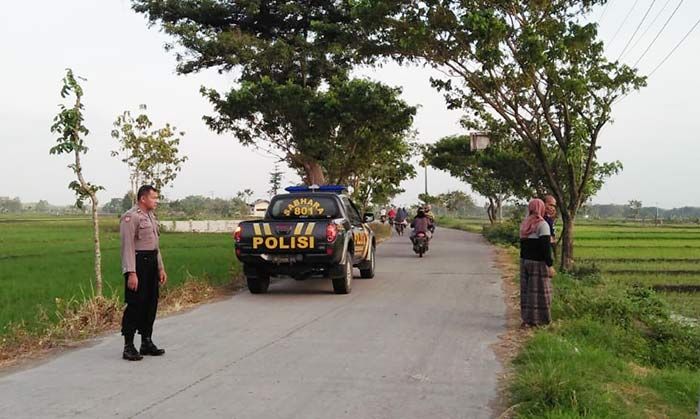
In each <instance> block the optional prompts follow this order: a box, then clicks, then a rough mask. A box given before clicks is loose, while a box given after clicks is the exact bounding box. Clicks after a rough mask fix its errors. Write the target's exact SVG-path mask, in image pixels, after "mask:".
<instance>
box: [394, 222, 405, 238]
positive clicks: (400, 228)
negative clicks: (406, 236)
mask: <svg viewBox="0 0 700 419" xmlns="http://www.w3.org/2000/svg"><path fill="white" fill-rule="evenodd" d="M407 225H408V222H406V220H403V221H394V228H395V229H396V234H398V235H399V236H403V232H404V230H406V226H407Z"/></svg>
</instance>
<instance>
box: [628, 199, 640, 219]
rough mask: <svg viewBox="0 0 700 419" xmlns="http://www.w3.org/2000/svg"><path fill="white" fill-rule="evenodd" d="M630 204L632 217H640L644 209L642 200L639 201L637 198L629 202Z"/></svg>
mask: <svg viewBox="0 0 700 419" xmlns="http://www.w3.org/2000/svg"><path fill="white" fill-rule="evenodd" d="M628 206H629V214H630V216H631V217H632V218H634V219H635V220H636V219H637V218H639V215H640V213H641V211H642V201H638V200H636V199H633V200H631V201H629V202H628Z"/></svg>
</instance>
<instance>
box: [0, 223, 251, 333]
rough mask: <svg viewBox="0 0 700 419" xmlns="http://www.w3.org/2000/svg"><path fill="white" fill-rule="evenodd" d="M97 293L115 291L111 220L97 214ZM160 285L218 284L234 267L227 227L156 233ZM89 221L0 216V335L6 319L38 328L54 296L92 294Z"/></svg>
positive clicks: (119, 287) (117, 271) (51, 313)
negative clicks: (163, 281) (162, 270)
mask: <svg viewBox="0 0 700 419" xmlns="http://www.w3.org/2000/svg"><path fill="white" fill-rule="evenodd" d="M100 233H101V242H102V246H101V251H102V274H103V283H104V293H105V295H110V294H114V293H116V294H118V295H121V293H122V292H123V287H124V285H123V277H122V275H121V261H120V241H119V230H118V219H117V218H116V217H109V218H103V219H101V220H100ZM161 252H162V254H163V259H164V262H165V266H166V270H167V272H168V276H169V279H168V284H167V287H168V288H174V287H177V286H179V285H180V284H182V283H183V282H184V281H185V280H186V279H187V278H189V277H196V278H201V279H204V280H206V281H208V282H209V283H211V284H213V285H219V284H224V283H227V282H229V281H231V279H232V278H233V277H234V276H236V275H237V274H238V272H239V271H240V267H239V264H238V261H237V260H236V258H235V256H234V252H233V239H232V238H231V235H230V234H191V233H164V234H163V235H162V236H161ZM93 278H94V271H93V247H92V224H91V221H90V220H89V219H87V218H67V217H66V218H63V217H61V218H43V219H42V218H31V219H19V218H8V217H4V218H0V286H1V287H2V291H1V292H0V335H2V334H3V332H4V331H5V330H6V326H7V325H8V324H10V323H25V324H26V325H27V326H28V328H29V329H35V328H37V327H40V325H41V324H42V322H43V319H42V318H40V316H41V313H45V315H46V316H47V317H48V319H49V321H51V319H52V318H53V317H55V307H56V299H63V300H69V299H72V298H77V299H82V298H84V297H85V296H91V295H92V293H93V292H92V283H93Z"/></svg>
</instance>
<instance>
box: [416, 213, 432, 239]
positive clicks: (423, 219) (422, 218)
mask: <svg viewBox="0 0 700 419" xmlns="http://www.w3.org/2000/svg"><path fill="white" fill-rule="evenodd" d="M431 224H432V223H431V222H430V218H428V217H427V215H426V214H425V210H424V209H423V208H418V213H417V214H416V218H414V219H413V221H411V228H412V229H413V231H412V232H411V242H412V243H413V244H415V237H416V236H417V235H418V233H423V234H425V237H427V238H428V241H430V238H431V236H432V233H431V232H430V226H431Z"/></svg>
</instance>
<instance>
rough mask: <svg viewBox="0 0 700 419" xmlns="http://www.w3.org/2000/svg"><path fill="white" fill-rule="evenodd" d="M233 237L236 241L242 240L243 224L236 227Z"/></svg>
mask: <svg viewBox="0 0 700 419" xmlns="http://www.w3.org/2000/svg"><path fill="white" fill-rule="evenodd" d="M233 239H234V240H235V241H236V243H240V242H241V226H238V227H236V230H234V232H233Z"/></svg>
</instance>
